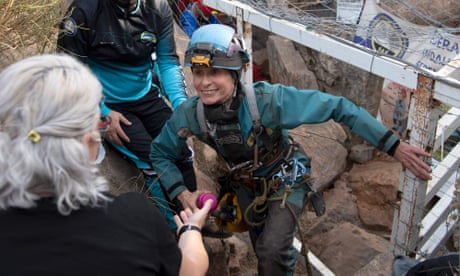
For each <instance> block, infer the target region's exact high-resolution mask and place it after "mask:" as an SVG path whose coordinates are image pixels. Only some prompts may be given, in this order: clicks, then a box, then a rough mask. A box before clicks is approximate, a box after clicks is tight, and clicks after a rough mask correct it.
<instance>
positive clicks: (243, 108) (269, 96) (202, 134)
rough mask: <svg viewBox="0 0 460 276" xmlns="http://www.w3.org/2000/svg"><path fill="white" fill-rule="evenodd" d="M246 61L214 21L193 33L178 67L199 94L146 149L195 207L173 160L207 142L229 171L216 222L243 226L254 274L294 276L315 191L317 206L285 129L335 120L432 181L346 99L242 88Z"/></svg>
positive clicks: (408, 151) (170, 186)
mask: <svg viewBox="0 0 460 276" xmlns="http://www.w3.org/2000/svg"><path fill="white" fill-rule="evenodd" d="M248 62H249V57H248V54H247V52H246V50H245V49H244V47H243V44H242V41H241V40H240V39H239V38H238V36H237V35H236V34H235V32H234V29H233V28H231V27H228V26H225V25H216V24H214V25H206V26H203V27H201V28H199V29H198V30H196V31H195V32H194V33H193V35H192V38H191V40H190V43H189V46H188V49H187V51H186V54H185V66H190V67H191V69H192V74H193V85H194V87H195V89H196V91H197V94H198V95H197V96H193V97H190V98H189V99H187V100H186V101H185V102H184V103H183V104H182V105H181V106H179V107H178V108H177V110H176V111H175V112H174V113H173V115H172V116H171V118H170V119H169V120H168V121H167V122H166V124H165V126H164V127H163V129H162V131H161V132H160V134H159V135H158V136H157V137H156V138H155V139H154V141H153V143H152V145H151V152H150V159H151V161H152V163H153V165H154V168H155V170H156V171H157V172H158V174H159V176H160V179H161V184H162V185H163V187H164V189H165V191H166V192H167V193H168V195H169V197H171V198H178V199H179V200H180V201H181V202H182V204H183V205H184V206H186V207H190V208H192V209H193V208H196V203H195V202H196V199H197V197H198V196H199V195H200V194H201V193H202V192H203V191H200V190H198V191H195V192H191V191H189V190H188V189H187V188H186V186H185V184H184V179H183V178H182V176H181V174H180V173H179V170H178V168H177V166H175V162H176V160H177V159H178V158H179V157H180V149H181V148H182V147H183V145H184V144H185V142H186V139H187V137H190V136H195V137H197V138H198V139H199V140H201V141H203V142H205V143H206V144H208V145H210V146H211V147H213V148H214V149H215V150H216V152H217V153H218V155H219V156H220V157H222V159H223V160H225V162H226V163H227V165H228V167H229V170H228V175H224V176H222V177H220V178H219V184H220V185H221V186H220V193H219V197H218V198H219V205H218V207H217V210H216V211H215V212H214V213H213V215H214V216H215V218H216V223H217V225H219V226H220V227H222V228H223V229H225V230H230V231H246V230H248V231H249V233H250V236H251V239H252V242H253V245H254V249H255V252H256V254H257V257H258V272H259V275H261V276H263V275H292V274H293V271H294V267H295V257H294V252H295V251H294V248H293V247H292V241H293V237H294V235H295V231H296V220H297V219H298V218H299V216H300V215H301V212H302V209H303V208H304V206H305V205H306V203H307V202H308V198H307V197H306V194H312V195H314V196H313V198H314V199H313V200H312V201H311V203H312V204H313V207H315V211H316V212H317V215H321V214H322V212H324V205H322V204H323V202H322V198H321V195H320V194H318V192H316V191H315V190H314V189H313V187H312V185H311V182H310V180H309V178H308V177H309V175H310V170H311V168H310V158H309V157H308V156H307V155H306V154H305V152H304V151H303V150H302V148H301V147H300V146H299V145H298V144H296V143H295V141H293V140H292V138H290V137H289V135H288V130H289V129H293V128H295V127H298V126H300V125H302V124H314V123H322V122H326V121H328V120H330V119H333V120H334V121H336V122H340V123H343V124H345V125H346V126H348V127H349V128H350V130H351V131H352V132H353V133H355V134H357V135H359V136H361V137H362V138H363V139H365V140H366V141H368V142H369V143H370V144H372V145H373V146H375V147H377V149H379V150H381V151H383V152H386V153H388V154H390V155H393V156H394V157H395V158H396V159H397V160H399V161H400V162H402V165H403V166H404V167H405V168H407V169H409V170H410V171H411V172H413V173H414V175H415V176H417V177H420V178H421V179H424V180H427V179H430V178H431V176H430V172H431V168H430V166H429V165H427V164H426V163H425V162H424V161H423V160H421V159H420V157H429V156H430V154H429V153H427V152H425V151H423V150H420V149H417V148H415V147H413V146H411V145H409V144H407V143H405V142H403V141H400V140H399V138H398V136H397V135H395V134H393V132H392V131H391V130H388V129H387V128H386V127H385V126H384V125H383V124H381V123H380V122H379V121H378V120H377V119H375V118H374V117H373V116H372V115H370V114H369V113H368V112H367V111H366V110H365V109H363V108H361V107H358V106H356V105H355V104H353V103H352V102H350V101H349V100H347V99H345V98H343V97H337V96H333V95H330V94H326V93H324V92H321V91H317V90H300V89H296V88H295V87H291V86H284V85H281V84H269V83H267V82H257V83H254V84H251V85H249V86H243V85H242V84H241V82H240V77H241V73H242V70H243V68H244V66H245V65H246V64H247V63H248ZM257 113H258V114H257Z"/></svg>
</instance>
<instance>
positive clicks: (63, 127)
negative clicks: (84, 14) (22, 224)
mask: <svg viewBox="0 0 460 276" xmlns="http://www.w3.org/2000/svg"><path fill="white" fill-rule="evenodd" d="M101 97H102V87H101V84H100V83H99V81H98V80H97V78H96V77H95V76H94V75H93V74H92V73H91V72H90V70H89V69H88V68H87V67H86V66H85V65H83V64H81V63H80V62H78V61H77V60H76V59H74V58H72V57H70V56H67V55H58V54H49V55H39V56H33V57H29V58H26V59H24V60H21V61H19V62H16V63H15V64H12V65H10V66H8V67H7V68H5V69H4V70H3V71H2V72H1V73H0V209H7V208H10V207H21V208H30V207H33V206H35V204H36V203H35V201H36V200H38V199H39V198H40V196H39V193H41V192H44V191H48V192H52V193H53V194H54V196H55V200H56V204H57V208H58V210H59V212H60V213H62V214H64V215H66V214H69V213H70V212H71V211H72V210H77V209H79V208H80V206H85V205H89V206H97V205H98V204H100V203H102V202H104V201H105V200H107V197H106V196H105V195H104V192H105V191H107V190H108V185H107V181H106V180H105V179H104V178H103V177H101V176H99V175H98V174H97V173H98V170H97V167H96V166H95V165H94V164H91V162H90V160H89V150H88V148H87V147H86V146H85V144H84V142H83V136H84V135H85V134H86V133H88V132H91V131H93V130H94V129H95V127H96V124H97V120H98V118H99V116H100V109H99V103H100V100H101Z"/></svg>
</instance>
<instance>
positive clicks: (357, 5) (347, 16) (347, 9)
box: [336, 0, 363, 24]
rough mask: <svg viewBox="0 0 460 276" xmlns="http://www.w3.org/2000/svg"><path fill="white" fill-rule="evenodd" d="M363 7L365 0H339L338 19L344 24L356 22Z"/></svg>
mask: <svg viewBox="0 0 460 276" xmlns="http://www.w3.org/2000/svg"><path fill="white" fill-rule="evenodd" d="M362 9H363V0H337V15H336V21H337V22H339V23H343V24H356V23H358V20H359V15H360V14H361V10H362Z"/></svg>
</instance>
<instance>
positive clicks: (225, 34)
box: [184, 24, 249, 71]
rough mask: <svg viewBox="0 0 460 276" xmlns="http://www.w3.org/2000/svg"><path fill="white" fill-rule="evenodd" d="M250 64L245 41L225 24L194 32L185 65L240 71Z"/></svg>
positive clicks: (213, 25) (207, 26)
mask: <svg viewBox="0 0 460 276" xmlns="http://www.w3.org/2000/svg"><path fill="white" fill-rule="evenodd" d="M248 62H249V55H248V53H247V51H246V49H245V48H244V44H243V41H242V40H241V39H240V38H239V37H238V35H237V34H236V33H235V30H234V29H233V28H231V27H229V26H227V25H223V24H208V25H204V26H202V27H200V28H199V29H197V30H196V31H195V32H193V35H192V37H191V38H190V42H189V45H188V47H187V51H186V52H185V59H184V65H185V66H189V67H192V68H196V67H214V68H223V69H228V70H236V71H240V70H241V69H243V67H244V65H245V64H247V63H248Z"/></svg>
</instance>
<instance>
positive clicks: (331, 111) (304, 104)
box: [254, 82, 398, 152]
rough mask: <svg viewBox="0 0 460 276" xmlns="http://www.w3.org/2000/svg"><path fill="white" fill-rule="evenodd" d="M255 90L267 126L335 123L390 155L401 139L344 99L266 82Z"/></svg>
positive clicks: (364, 111) (287, 127)
mask: <svg viewBox="0 0 460 276" xmlns="http://www.w3.org/2000/svg"><path fill="white" fill-rule="evenodd" d="M254 88H255V89H256V91H259V92H258V93H259V99H260V102H259V109H260V112H261V113H262V114H270V113H271V114H270V116H264V117H263V118H262V124H264V125H266V124H270V122H271V123H272V124H274V125H279V126H281V127H282V128H285V129H292V128H295V127H297V126H300V125H302V124H317V123H323V122H326V121H328V120H330V119H332V120H334V121H335V122H338V123H343V124H345V125H346V126H348V127H349V128H350V130H351V132H353V133H354V134H357V135H358V136H360V137H361V138H363V139H364V140H366V141H367V142H369V143H370V144H372V145H373V146H375V147H377V148H378V149H380V150H381V151H384V152H388V151H389V150H390V149H391V147H392V146H393V145H394V143H396V141H398V137H397V136H396V135H395V134H393V133H391V135H388V134H387V133H388V132H389V130H388V128H386V127H385V126H384V125H383V124H382V123H381V122H379V121H378V120H377V119H376V118H375V117H373V116H372V115H371V114H369V112H367V111H366V110H365V109H364V108H362V107H359V106H357V105H355V104H354V103H352V102H351V101H349V100H348V99H346V98H344V97H338V96H334V95H331V94H327V93H324V92H321V91H318V90H299V89H296V88H295V87H292V86H283V85H278V84H277V85H271V84H268V83H266V82H259V83H257V84H256V85H255V87H254ZM267 92H268V93H267ZM264 119H266V120H265V121H264Z"/></svg>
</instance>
